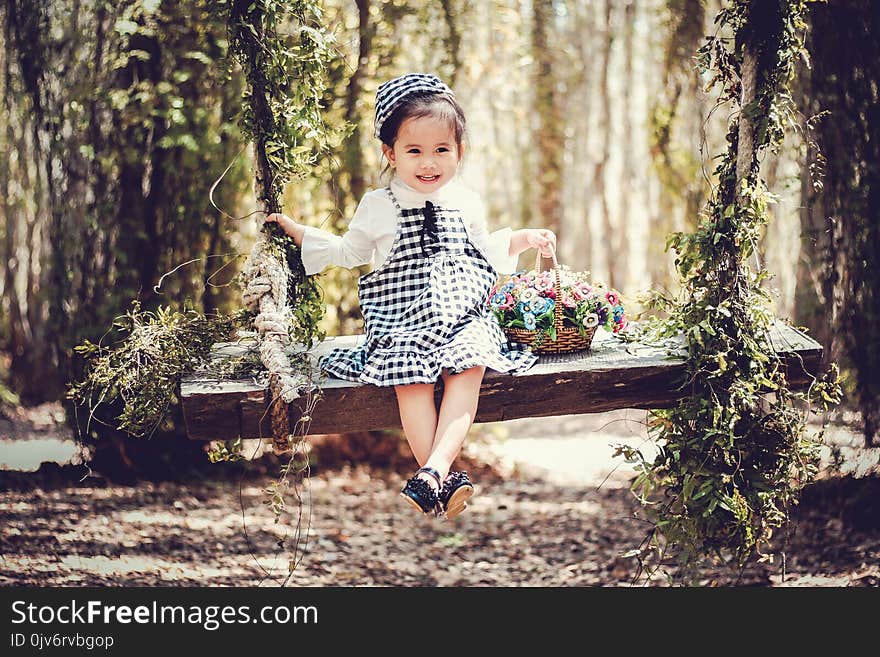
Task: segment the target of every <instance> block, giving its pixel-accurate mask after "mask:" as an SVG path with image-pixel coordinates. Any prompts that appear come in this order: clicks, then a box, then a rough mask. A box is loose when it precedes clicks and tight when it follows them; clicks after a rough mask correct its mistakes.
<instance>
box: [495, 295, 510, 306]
mask: <svg viewBox="0 0 880 657" xmlns="http://www.w3.org/2000/svg"><path fill="white" fill-rule="evenodd" d="M505 301H507V295H505V294H504V293H503V292H496V293H495V294H494V295H493V296H492V305H494V306H500V305H501V304H502V303H504V302H505Z"/></svg>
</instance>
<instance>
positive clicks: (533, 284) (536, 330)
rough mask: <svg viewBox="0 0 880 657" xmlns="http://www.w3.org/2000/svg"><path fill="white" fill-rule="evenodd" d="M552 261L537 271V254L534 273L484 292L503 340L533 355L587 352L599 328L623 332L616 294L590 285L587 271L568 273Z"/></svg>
mask: <svg viewBox="0 0 880 657" xmlns="http://www.w3.org/2000/svg"><path fill="white" fill-rule="evenodd" d="M545 257H546V256H545ZM552 257H553V265H554V266H553V269H552V270H549V271H543V272H542V271H541V254H540V252H539V253H538V257H537V259H536V262H535V269H533V270H530V271H526V270H521V271H518V272H516V273H514V274H512V275H510V276H504V277H502V278H500V279H499V281H498V282H497V283H496V284H495V286H493V287H492V290H491V291H490V292H489V297H488V299H487V303H488V306H489V308H490V309H491V310H492V312H493V313H494V314H495V317H496V318H497V319H498V323H499V325H500V326H501V328H502V329H503V330H504V332H505V334H507V337H508V339H510V340H513V341H515V342H522V343H525V344H528V345H530V346H531V348H532V350H533V351H535V352H536V353H566V352H574V351H585V350H587V349H589V348H590V344H591V343H592V341H593V335H594V334H595V332H596V329H597V328H598V327H600V326H601V327H602V328H604V329H605V330H607V331H610V332H613V333H618V332H620V331H622V330H623V329H625V328H626V325H627V319H626V316H625V314H624V309H623V305H622V303H621V299H620V294H619V293H618V292H617V291H616V290H606V289H605V287H604V286H603V285H602V284H601V283H591V282H590V280H589V274H590V272H575V271H572V270H571V268H570V267H568V266H567V265H560V264H559V263H558V262H557V261H556V254H555V253H554V254H553V256H552ZM548 338H549V340H548Z"/></svg>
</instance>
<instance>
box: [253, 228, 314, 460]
mask: <svg viewBox="0 0 880 657" xmlns="http://www.w3.org/2000/svg"><path fill="white" fill-rule="evenodd" d="M269 247H270V245H269V241H268V236H267V234H266V233H265V231H262V230H261V231H260V232H259V234H258V237H257V240H256V242H255V243H254V246H253V249H251V252H250V255H248V258H247V261H246V262H245V264H244V268H243V270H242V278H243V280H244V292H243V293H242V302H243V303H244V306H245V308H247V309H248V310H250V311H256V312H257V316H256V318H255V319H254V328H256V330H257V332H258V333H259V336H260V360H261V361H262V362H263V365H264V366H265V367H266V369H267V370H268V372H269V391H270V396H271V400H270V406H271V423H272V439H273V443H274V446H275V453H276V454H283V453H285V452H289V451H290V450H291V445H290V423H289V416H288V414H287V406H288V405H289V404H290V403H291V402H292V401H293V400H294V399H297V398H298V397H299V396H300V388H301V387H302V386H303V384H304V383H305V380H304V377H302V376H301V375H296V374H294V372H293V368H292V367H291V365H290V359H289V358H288V357H287V353H286V351H285V347H287V346H288V345H289V344H290V330H289V327H290V320H291V317H292V314H293V311H292V309H291V307H290V306H289V305H288V304H287V302H286V300H287V286H288V278H289V277H290V275H291V274H290V271H289V269H288V268H287V267H286V264H285V262H284V261H283V259H279V258H277V257H275V256H274V255H273V253H272V251H271V249H270V248H269Z"/></svg>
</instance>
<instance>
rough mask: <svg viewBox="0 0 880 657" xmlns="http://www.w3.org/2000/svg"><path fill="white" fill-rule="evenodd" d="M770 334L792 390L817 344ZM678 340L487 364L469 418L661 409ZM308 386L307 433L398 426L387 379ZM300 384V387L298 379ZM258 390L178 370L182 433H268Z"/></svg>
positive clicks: (338, 341)
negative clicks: (315, 393)
mask: <svg viewBox="0 0 880 657" xmlns="http://www.w3.org/2000/svg"><path fill="white" fill-rule="evenodd" d="M363 338H364V336H363V335H351V336H340V337H334V338H328V339H327V340H325V341H324V342H323V343H321V344H320V345H318V346H316V348H315V349H313V350H312V352H310V353H309V355H308V356H309V358H310V360H311V362H312V363H313V364H316V363H317V361H318V358H320V356H321V355H323V354H325V353H327V352H328V351H329V350H330V349H333V348H336V347H351V346H355V345H356V344H358V342H359V341H360V340H363ZM771 342H772V343H773V345H774V347H775V348H776V349H777V351H778V352H779V353H780V354H781V355H783V357H784V362H785V363H786V370H787V374H788V379H789V382H790V385H791V386H792V387H794V388H799V387H803V386H805V385H807V384H808V383H809V381H810V380H811V379H812V377H813V376H814V375H816V374H817V371H818V367H819V363H820V360H821V356H822V346H821V345H820V344H819V343H817V342H816V341H814V340H812V339H811V338H809V337H808V336H806V335H805V334H803V333H801V332H800V331H798V330H796V329H794V328H792V327H790V326H788V325H787V324H785V323H784V322H781V321H777V322H776V324H775V326H774V327H773V330H772V333H771ZM683 344H684V342H683V340H682V339H670V340H669V341H668V342H667V344H665V345H664V346H662V347H657V346H651V345H645V344H640V343H625V342H623V341H622V340H619V339H617V338H615V337H614V336H612V335H610V334H608V333H606V332H605V331H601V330H600V331H597V332H596V336H595V338H594V339H593V345H592V348H591V349H590V351H588V352H582V353H576V354H559V355H544V356H541V357H540V360H539V361H538V362H537V363H536V364H535V365H534V366H533V367H532V368H531V369H530V370H529V371H527V372H524V373H522V374H501V373H498V372H495V371H494V370H486V375H485V377H484V378H483V384H482V386H481V388H480V403H479V407H478V409H477V417H476V422H495V421H499V420H511V419H515V418H522V417H539V416H540V417H545V416H558V415H574V414H581V413H598V412H602V411H609V410H615V409H620V408H645V409H647V408H664V407H668V406H670V405H671V404H673V403H674V402H675V401H676V400H677V399H679V398H681V397H683V396H684V395H685V394H686V391H683V390H681V389H680V386H681V385H682V383H683V375H684V361H683V355H684V352H683ZM249 348H253V345H251V346H248V344H246V343H242V344H223V345H218V346H217V347H216V348H215V350H214V354H215V356H216V357H218V358H219V357H223V356H224V355H226V356H228V355H240V354H242V353H244V352H245V351H247V350H248V349H249ZM291 353H296V350H292V351H291ZM299 353H302V352H301V351H300V352H299ZM315 376H316V377H317V376H318V374H317V373H316V374H315ZM315 385H316V386H317V389H319V390H320V394H321V395H322V398H321V399H320V400H319V401H318V402H317V404H316V406H315V409H314V413H313V415H312V418H311V421H310V424H309V427H308V432H309V433H310V434H321V433H346V432H350V431H367V430H373V429H383V428H390V427H399V426H400V417H399V414H398V409H397V398H396V396H395V393H394V388H392V387H377V386H373V385H365V384H360V383H352V382H349V381H342V380H340V379H334V378H329V377H326V376H324V377H323V380H321V381H316V383H315ZM305 389H308V385H306V384H305V383H304V390H305ZM442 394H443V383H442V381H441V382H438V383H437V385H436V387H435V391H434V395H435V403H436V405H437V407H438V408H439V405H440V400H441V398H442ZM267 395H268V386H267V385H266V382H265V381H259V380H235V381H220V380H217V379H216V378H213V379H212V378H210V377H208V376H206V375H204V374H199V373H195V374H193V375H192V376H190V377H187V378H186V379H185V380H184V381H183V382H182V384H181V402H182V405H183V413H184V418H185V420H186V426H187V433H188V435H189V437H190V438H191V439H193V440H230V439H234V438H237V437H239V436H241V437H242V438H258V437H264V436H265V437H268V436H269V435H270V431H269V416H268V413H267V411H266V409H267V402H268V400H267ZM305 401H306V400H305V395H303V397H302V398H301V399H298V400H294V402H293V403H292V404H291V405H290V425H291V427H294V426H295V423H296V422H297V421H298V420H299V419H300V416H301V415H302V413H303V410H304V405H305Z"/></svg>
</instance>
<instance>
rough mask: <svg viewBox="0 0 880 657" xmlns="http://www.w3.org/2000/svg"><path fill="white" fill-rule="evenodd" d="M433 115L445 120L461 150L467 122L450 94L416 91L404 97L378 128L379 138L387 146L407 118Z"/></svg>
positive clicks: (390, 145)
mask: <svg viewBox="0 0 880 657" xmlns="http://www.w3.org/2000/svg"><path fill="white" fill-rule="evenodd" d="M423 116H433V117H435V118H437V119H440V120H441V121H444V122H446V123H447V124H448V125H449V127H450V128H452V132H453V133H454V134H455V143H456V145H457V146H458V147H459V150H461V144H462V142H463V141H464V138H465V132H466V128H467V124H466V121H465V118H464V111H463V110H462V109H461V106H460V105H459V104H458V102H456V100H455V99H454V98H452V97H451V96H447V95H445V94H438V93H433V92H430V91H428V92H422V91H417V92H414V93H412V94H410V95H409V96H407V97H406V98H404V99H403V100H402V101H401V102H400V105H398V106H397V108H396V109H395V110H394V111H393V112H392V113H391V116H389V117H388V118H387V119H385V123H383V124H382V128H381V129H380V130H379V139H380V140H381V141H382V143H383V144H385V145H386V146H388V147H389V148H391V147H393V146H394V142H395V141H397V132H398V130H400V126H401V125H402V124H403V122H404V121H406V120H407V119H418V118H421V117H423Z"/></svg>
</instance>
